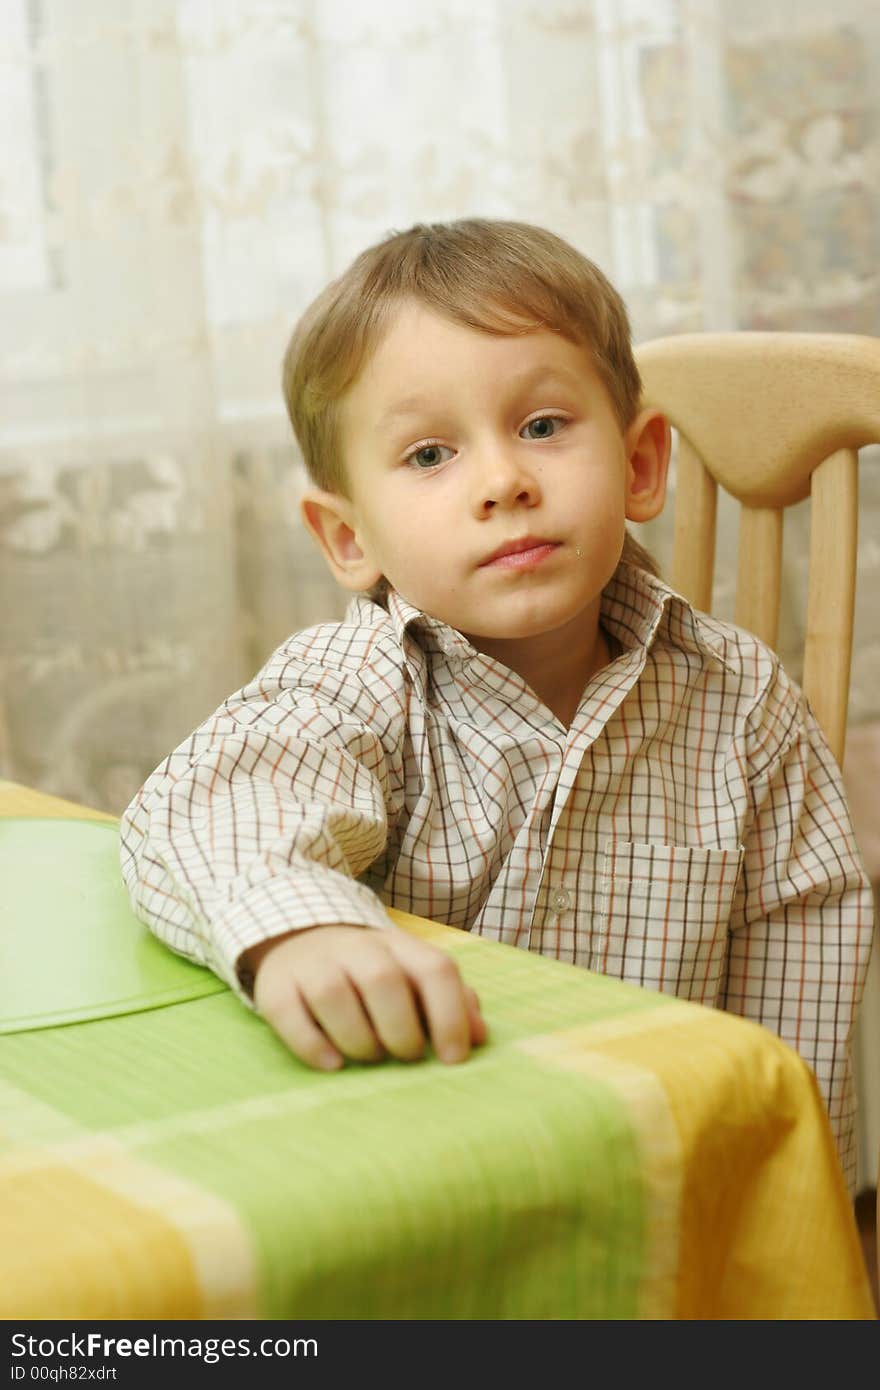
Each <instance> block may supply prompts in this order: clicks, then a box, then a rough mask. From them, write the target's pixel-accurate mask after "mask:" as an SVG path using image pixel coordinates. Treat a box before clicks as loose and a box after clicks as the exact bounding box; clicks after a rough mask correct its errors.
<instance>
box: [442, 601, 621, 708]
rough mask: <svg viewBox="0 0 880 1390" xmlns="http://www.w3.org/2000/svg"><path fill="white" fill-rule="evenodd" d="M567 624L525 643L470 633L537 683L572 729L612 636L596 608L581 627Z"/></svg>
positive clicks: (580, 620) (531, 682)
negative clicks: (582, 699) (585, 692)
mask: <svg viewBox="0 0 880 1390" xmlns="http://www.w3.org/2000/svg"><path fill="white" fill-rule="evenodd" d="M573 627H574V625H572V624H566V626H565V627H563V628H559V629H558V630H557V631H555V632H545V633H542V634H541V635H540V636H538V637H530V638H528V639H525V640H523V641H521V642H517V641H508V640H493V639H492V638H488V637H473V636H468V640H469V641H470V642H471V643H472V645H473V646H474V647H476V648H477V650H478V651H481V652H483V654H484V655H485V656H490V657H492V658H493V659H494V660H496V661H500V662H503V664H504V665H505V666H507V667H509V669H510V670H511V671H515V672H516V673H517V675H518V676H521V677H522V679H523V680H524V681H525V682H526V683H527V684H528V685H529V686H530V687H531V689H532V690H533V691H534V692H535V694H536V695H537V696H538V698H539V700H540V701H541V702H542V704H544V705H546V706H547V708H548V709H549V710H551V711H552V712H553V714H555V715H556V718H557V719H558V720H559V722H560V723H561V724H563V725H564V726H565V728H568V727H569V726H570V724H571V722H572V720H573V719H574V716H575V714H576V713H577V708H578V705H579V704H580V702H581V698H582V696H583V693H584V689H585V688H586V686H587V683H588V682H589V681H590V680H591V679H592V677H593V676H594V675H595V674H596V672H597V671H601V670H602V668H603V667H604V666H607V665H608V663H609V662H610V660H611V652H610V648H609V644H608V639H607V637H606V635H605V632H604V630H603V629H602V627H601V625H600V623H599V601H598V600H597V601H596V605H595V610H594V611H593V612H590V613H582V614H580V615H579V617H578V622H577V626H576V627H574V630H572V629H573Z"/></svg>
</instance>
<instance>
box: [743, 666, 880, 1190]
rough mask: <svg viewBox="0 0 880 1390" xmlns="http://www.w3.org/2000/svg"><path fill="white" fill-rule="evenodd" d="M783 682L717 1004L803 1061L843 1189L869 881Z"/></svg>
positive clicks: (835, 790) (835, 784)
mask: <svg viewBox="0 0 880 1390" xmlns="http://www.w3.org/2000/svg"><path fill="white" fill-rule="evenodd" d="M781 683H782V684H783V689H782V692H781V697H780V702H779V704H774V705H773V719H774V721H775V722H776V723H777V725H778V727H782V728H784V729H785V731H786V732H785V734H784V737H783V738H782V739H781V746H780V747H779V748H778V749H773V751H772V753H771V755H770V757H769V759H768V760H767V761H766V762H764V761H763V758H762V754H763V753H764V752H766V750H767V745H766V744H764V745H763V746H762V747H759V748H758V750H757V752H756V758H755V761H756V763H757V770H756V773H755V776H754V778H753V780H752V785H751V790H752V811H751V816H750V822H749V826H748V829H747V831H746V834H745V836H744V849H745V854H744V858H743V868H742V874H741V878H740V882H739V885H738V890H737V899H736V903H735V906H734V912H733V915H732V918H731V923H730V926H731V936H730V943H729V953H728V964H727V979H726V1000H725V1007H726V1008H727V1009H729V1010H730V1011H731V1012H733V1013H738V1014H741V1015H743V1016H744V1017H746V1018H749V1019H752V1020H754V1021H755V1022H757V1023H761V1024H764V1025H765V1026H766V1027H768V1028H770V1029H772V1030H773V1031H774V1032H775V1033H777V1034H779V1036H780V1037H781V1038H782V1039H783V1040H784V1041H785V1042H787V1043H789V1044H790V1045H791V1046H792V1047H794V1048H795V1049H796V1050H797V1051H798V1052H799V1053H800V1054H801V1056H802V1057H803V1058H804V1060H805V1061H806V1062H807V1063H808V1065H809V1066H810V1067H811V1068H812V1070H813V1072H814V1073H815V1076H816V1079H817V1081H818V1083H819V1087H820V1090H821V1091H822V1094H823V1097H824V1099H825V1103H826V1106H827V1108H828V1114H829V1118H830V1120H831V1127H832V1130H833V1132H834V1136H835V1139H836V1141H837V1145H838V1151H839V1153H840V1158H841V1163H842V1165H843V1168H844V1171H845V1173H846V1175H847V1178H848V1180H849V1182H850V1184H851V1185H852V1184H853V1183H854V1180H855V1096H854V1090H853V1079H852V1068H851V1056H850V1040H851V1034H852V1029H853V1024H854V1022H855V1017H856V1012H857V1009H858V1005H859V1001H860V999H861V994H862V988H863V985H864V979H865V974H866V972H867V966H868V958H869V955H870V950H871V937H872V931H873V906H872V901H871V889H870V884H869V881H868V877H867V874H866V873H865V870H864V868H863V866H862V863H861V859H860V856H859V852H858V849H857V847H856V843H855V838H854V835H853V831H852V826H851V823H850V817H849V811H848V808H847V805H846V800H845V795H844V791H843V785H842V782H841V777H840V772H839V769H838V767H837V764H836V762H835V760H834V758H833V756H832V754H831V752H830V750H829V748H828V745H827V743H826V741H825V738H824V735H823V734H822V732H821V730H820V728H819V726H818V724H817V723H816V720H815V718H814V716H813V714H812V712H811V711H810V710H809V708H808V706H807V704H806V701H805V700H804V698H803V696H802V695H800V693H799V692H796V691H795V690H794V688H793V687H790V686H788V683H787V682H782V681H781ZM770 741H771V740H769V739H768V740H767V742H768V743H769V742H770Z"/></svg>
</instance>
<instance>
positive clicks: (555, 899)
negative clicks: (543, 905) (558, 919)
mask: <svg viewBox="0 0 880 1390" xmlns="http://www.w3.org/2000/svg"><path fill="white" fill-rule="evenodd" d="M550 906H551V907H552V908H553V911H554V912H567V911H568V909H569V908H570V907H571V894H570V893H568V892H566V890H565V889H564V888H554V889H553V892H552V893H551V894H550Z"/></svg>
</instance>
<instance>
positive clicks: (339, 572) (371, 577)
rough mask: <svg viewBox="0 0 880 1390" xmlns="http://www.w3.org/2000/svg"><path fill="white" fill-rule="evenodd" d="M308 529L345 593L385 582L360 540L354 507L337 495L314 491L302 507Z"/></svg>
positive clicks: (307, 496)
mask: <svg viewBox="0 0 880 1390" xmlns="http://www.w3.org/2000/svg"><path fill="white" fill-rule="evenodd" d="M300 511H301V512H302V518H303V521H304V522H305V524H306V529H307V530H308V531H309V532H310V533H311V535H312V536H314V538H315V540H316V541H317V543H318V549H319V550H320V551H321V554H322V555H323V556H324V559H325V560H326V561H327V564H328V565H329V567H330V569H331V571H332V573H333V576H334V578H335V579H336V580H337V582H338V583H340V584H341V585H342V586H343V588H345V589H352V590H359V589H370V588H372V586H373V585H374V584H375V583H377V581H378V580H379V579H381V578H382V571H381V569H379V568H378V566H376V565H375V564H374V563H373V561H372V560H371V559H370V556H369V555H368V554H367V552H366V551H365V550H364V548H363V547H362V545H361V542H360V539H359V537H358V531H357V521H356V517H355V511H354V507H353V506H352V504H351V502H349V501H348V499H347V498H345V497H341V496H340V495H339V493H336V492H320V491H318V490H317V489H313V490H311V491H309V492H307V493H305V495H304V496H303V498H302V501H301V503H300Z"/></svg>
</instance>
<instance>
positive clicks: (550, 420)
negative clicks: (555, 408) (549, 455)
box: [523, 415, 565, 439]
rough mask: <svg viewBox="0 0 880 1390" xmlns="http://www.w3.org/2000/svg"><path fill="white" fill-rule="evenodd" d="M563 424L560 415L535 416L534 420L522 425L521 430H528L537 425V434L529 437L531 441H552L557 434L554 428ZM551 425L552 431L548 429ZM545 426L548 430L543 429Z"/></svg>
mask: <svg viewBox="0 0 880 1390" xmlns="http://www.w3.org/2000/svg"><path fill="white" fill-rule="evenodd" d="M564 424H565V419H564V417H563V416H561V415H536V416H535V418H534V420H528V421H527V422H526V424H524V425H523V429H524V430H530V429H531V428H532V426H533V425H537V426H539V430H538V433H537V434H533V435H532V436H531V437H532V439H552V438H553V436H554V435H555V434H556V433H557V430H556V428H555V426H556V425H564ZM551 425H552V426H553V427H554V428H553V429H550V428H549V426H551ZM545 426H547V427H548V428H545Z"/></svg>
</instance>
